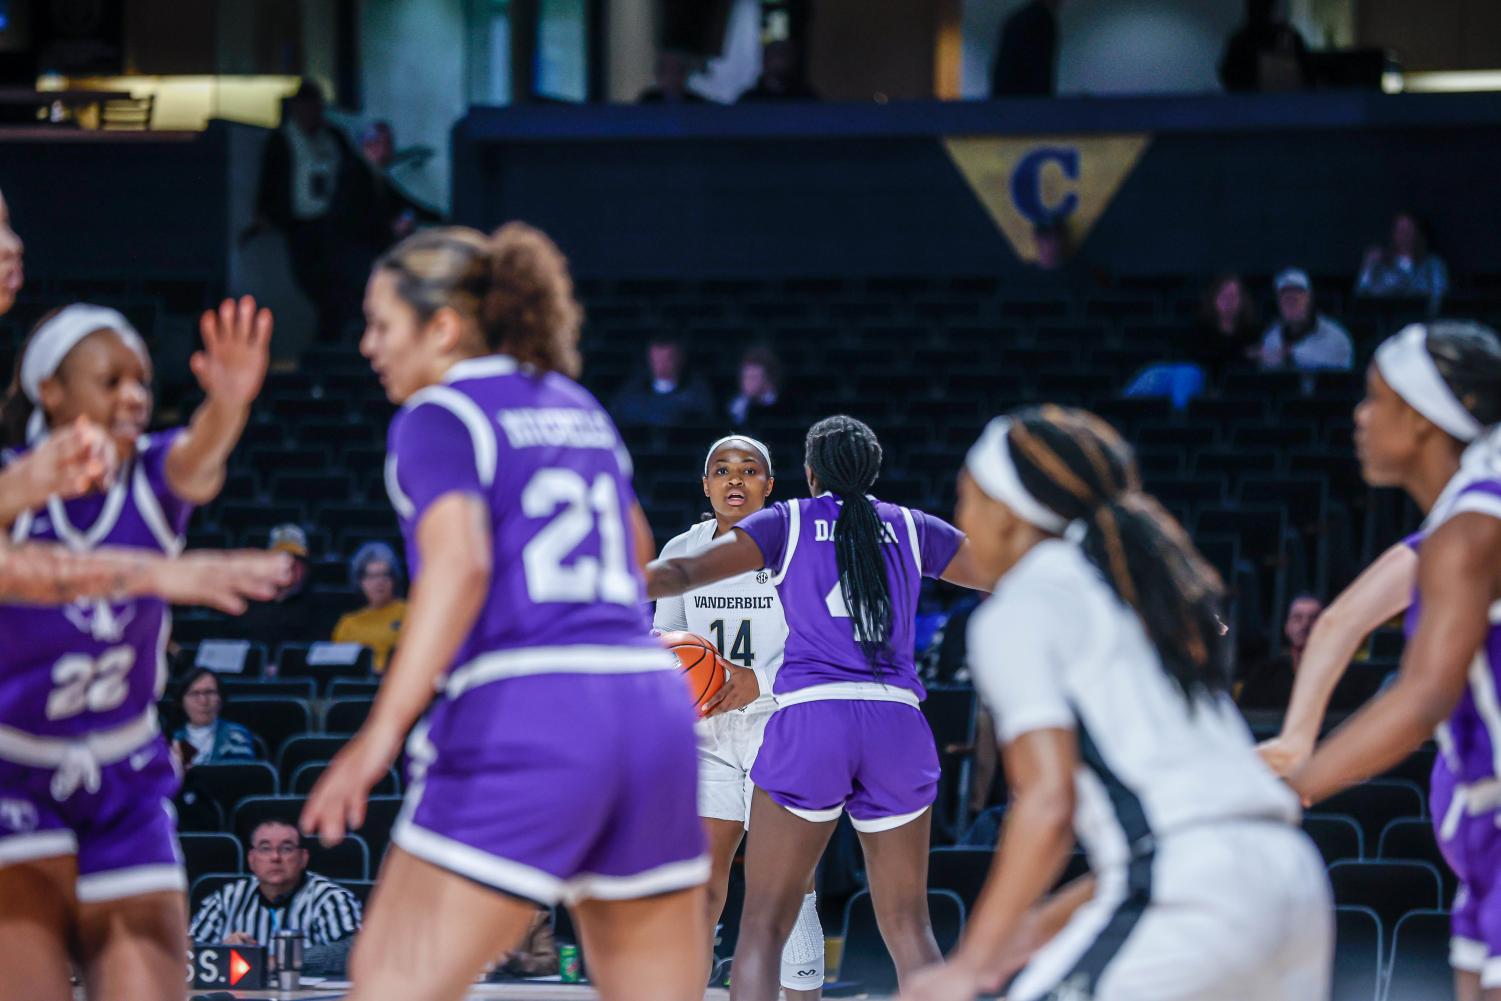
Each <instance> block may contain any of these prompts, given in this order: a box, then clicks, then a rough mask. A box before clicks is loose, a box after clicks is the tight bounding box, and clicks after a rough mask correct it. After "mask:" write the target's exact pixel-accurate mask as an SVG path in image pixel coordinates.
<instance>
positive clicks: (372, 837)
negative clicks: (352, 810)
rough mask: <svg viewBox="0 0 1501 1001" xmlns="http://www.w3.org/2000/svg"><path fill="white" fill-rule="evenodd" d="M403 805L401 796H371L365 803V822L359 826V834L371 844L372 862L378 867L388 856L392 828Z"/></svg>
mask: <svg viewBox="0 0 1501 1001" xmlns="http://www.w3.org/2000/svg"><path fill="white" fill-rule="evenodd" d="M401 805H402V797H400V796H371V797H370V798H369V800H367V801H366V803H365V823H364V824H363V825H362V826H361V827H360V828H359V835H360V836H361V837H362V838H364V839H365V843H366V844H367V845H369V846H370V864H371V865H372V866H374V867H375V868H376V869H379V868H380V863H381V859H383V858H385V857H386V848H387V846H388V845H389V844H390V843H391V828H392V827H393V826H394V825H395V823H396V815H397V814H398V813H400V812H401Z"/></svg>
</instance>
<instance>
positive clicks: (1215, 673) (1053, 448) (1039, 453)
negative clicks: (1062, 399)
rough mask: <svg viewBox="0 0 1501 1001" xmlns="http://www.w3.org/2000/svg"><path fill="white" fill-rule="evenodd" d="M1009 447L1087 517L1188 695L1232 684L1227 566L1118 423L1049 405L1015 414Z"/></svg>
mask: <svg viewBox="0 0 1501 1001" xmlns="http://www.w3.org/2000/svg"><path fill="white" fill-rule="evenodd" d="M1008 447H1009V448H1010V456H1011V459H1012V461H1013V462H1014V463H1015V466H1016V472H1017V476H1018V478H1019V479H1020V480H1021V483H1022V486H1023V487H1025V488H1026V490H1027V491H1028V492H1029V493H1031V494H1032V496H1033V497H1035V498H1036V499H1037V500H1038V501H1039V502H1040V503H1041V504H1043V505H1044V506H1045V507H1047V508H1049V509H1050V510H1052V511H1055V512H1057V513H1058V514H1059V515H1060V516H1061V517H1063V518H1065V519H1066V520H1068V521H1070V522H1078V523H1081V524H1082V525H1083V526H1084V531H1083V537H1082V539H1081V540H1080V548H1081V549H1082V551H1083V553H1084V556H1085V558H1086V559H1088V560H1089V562H1090V563H1092V564H1094V565H1095V566H1096V567H1098V568H1099V570H1100V573H1101V574H1102V575H1103V577H1104V579H1105V581H1106V582H1107V583H1108V584H1109V585H1110V588H1111V590H1113V591H1114V592H1115V594H1116V595H1117V597H1119V598H1120V599H1121V601H1123V602H1125V603H1126V604H1127V605H1129V606H1130V607H1131V608H1132V609H1133V610H1134V611H1135V612H1136V614H1137V616H1138V617H1139V618H1140V620H1141V623H1142V626H1143V627H1144V628H1145V630H1146V633H1147V636H1148V638H1149V639H1150V640H1151V641H1152V645H1153V646H1154V647H1156V649H1157V653H1158V656H1159V657H1160V658H1161V660H1162V665H1163V667H1164V668H1165V669H1166V670H1167V673H1168V674H1169V676H1171V677H1172V679H1173V681H1174V682H1175V683H1176V684H1177V685H1178V687H1179V689H1181V690H1182V692H1183V694H1184V696H1185V697H1186V698H1188V699H1189V700H1190V701H1192V700H1193V698H1194V697H1195V696H1196V695H1197V694H1199V693H1201V692H1220V691H1224V690H1226V689H1228V688H1229V685H1230V662H1231V644H1230V642H1229V640H1228V638H1227V637H1226V636H1225V635H1224V630H1223V627H1222V624H1221V618H1220V610H1221V607H1222V604H1223V597H1224V589H1223V585H1222V584H1221V583H1220V579H1219V574H1218V573H1216V572H1215V570H1214V568H1213V567H1212V566H1210V565H1209V563H1208V562H1207V561H1206V560H1205V559H1204V558H1203V557H1202V556H1201V555H1199V552H1198V550H1196V549H1195V548H1194V546H1193V543H1192V542H1191V541H1189V538H1188V535H1187V533H1185V532H1184V531H1183V528H1182V527H1181V526H1180V525H1179V524H1178V523H1177V521H1175V520H1174V519H1173V517H1172V515H1170V514H1168V513H1167V511H1166V510H1164V509H1163V507H1162V505H1160V504H1159V503H1157V501H1156V500H1155V499H1153V498H1152V497H1151V496H1149V495H1148V494H1146V493H1143V492H1142V490H1141V485H1140V478H1139V475H1138V473H1137V470H1136V461H1135V458H1134V456H1133V455H1132V454H1131V450H1130V447H1129V446H1127V445H1126V443H1125V442H1124V441H1122V440H1121V438H1120V436H1119V435H1117V434H1116V432H1115V430H1114V429H1113V428H1111V427H1110V425H1108V424H1106V423H1105V422H1104V421H1102V420H1100V419H1099V418H1098V417H1095V416H1094V415H1093V414H1090V413H1087V412H1085V411H1082V410H1071V409H1065V408H1062V407H1055V406H1045V407H1042V408H1040V409H1037V410H1028V411H1024V412H1022V413H1021V414H1019V415H1017V416H1016V417H1015V418H1014V420H1013V424H1012V428H1011V433H1010V435H1009V437H1008Z"/></svg>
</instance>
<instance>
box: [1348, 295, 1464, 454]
mask: <svg viewBox="0 0 1501 1001" xmlns="http://www.w3.org/2000/svg"><path fill="white" fill-rule="evenodd" d="M1375 361H1376V370H1377V371H1378V372H1380V373H1381V378H1383V379H1385V380H1386V384H1387V385H1388V386H1390V387H1392V389H1393V390H1394V391H1395V392H1396V394H1397V395H1398V396H1400V397H1402V399H1403V400H1405V401H1406V402H1407V404H1408V406H1410V407H1412V409H1414V410H1416V411H1417V412H1418V413H1420V414H1422V415H1423V416H1424V417H1426V418H1428V419H1429V420H1430V421H1432V422H1433V423H1434V424H1436V425H1438V427H1440V428H1442V429H1443V430H1444V431H1446V432H1448V433H1449V434H1451V435H1453V436H1454V437H1456V438H1458V439H1459V440H1460V441H1466V442H1468V441H1474V440H1475V439H1476V438H1478V437H1480V433H1481V431H1483V430H1484V428H1483V427H1482V426H1481V424H1480V422H1479V421H1477V420H1476V419H1475V417H1474V415H1473V414H1471V413H1470V412H1469V411H1468V410H1466V409H1465V408H1464V404H1462V403H1460V402H1459V400H1458V399H1457V398H1456V397H1455V396H1454V393H1453V392H1452V391H1451V390H1450V389H1449V387H1448V386H1447V385H1446V384H1445V383H1444V377H1443V376H1441V375H1439V374H1438V368H1437V367H1435V366H1434V364H1433V356H1432V355H1430V354H1429V353H1428V328H1427V327H1425V326H1423V324H1421V323H1414V324H1410V325H1409V326H1406V327H1403V328H1402V329H1401V330H1399V331H1397V332H1396V333H1395V334H1393V335H1392V336H1391V337H1388V338H1387V339H1386V341H1385V342H1383V343H1382V345H1381V347H1379V348H1377V349H1376V359H1375Z"/></svg>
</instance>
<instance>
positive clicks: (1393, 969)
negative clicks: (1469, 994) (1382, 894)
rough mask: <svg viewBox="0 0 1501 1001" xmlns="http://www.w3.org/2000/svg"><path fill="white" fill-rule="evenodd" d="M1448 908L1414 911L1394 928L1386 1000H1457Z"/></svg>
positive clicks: (1406, 915)
mask: <svg viewBox="0 0 1501 1001" xmlns="http://www.w3.org/2000/svg"><path fill="white" fill-rule="evenodd" d="M1449 934H1450V925H1449V914H1448V912H1447V911H1410V912H1408V913H1407V914H1404V915H1402V919H1401V920H1400V921H1398V922H1397V927H1396V928H1395V929H1394V930H1393V931H1392V951H1391V959H1390V961H1389V962H1388V964H1387V970H1388V972H1387V985H1386V999H1385V1001H1453V998H1454V992H1453V991H1454V971H1453V970H1452V969H1450V967H1449Z"/></svg>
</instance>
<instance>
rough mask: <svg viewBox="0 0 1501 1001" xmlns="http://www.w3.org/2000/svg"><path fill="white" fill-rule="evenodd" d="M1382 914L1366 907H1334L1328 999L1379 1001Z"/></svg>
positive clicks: (1381, 966) (1382, 957)
mask: <svg viewBox="0 0 1501 1001" xmlns="http://www.w3.org/2000/svg"><path fill="white" fill-rule="evenodd" d="M1384 940H1385V930H1384V928H1383V927H1382V923H1381V917H1380V916H1379V915H1378V914H1377V913H1376V912H1375V911H1373V910H1371V909H1370V908H1369V907H1343V906H1342V907H1336V908H1335V909H1334V990H1333V991H1332V992H1331V994H1330V1001H1380V992H1381V984H1382V975H1383V966H1384V957H1385V952H1384V951H1383V946H1384Z"/></svg>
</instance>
